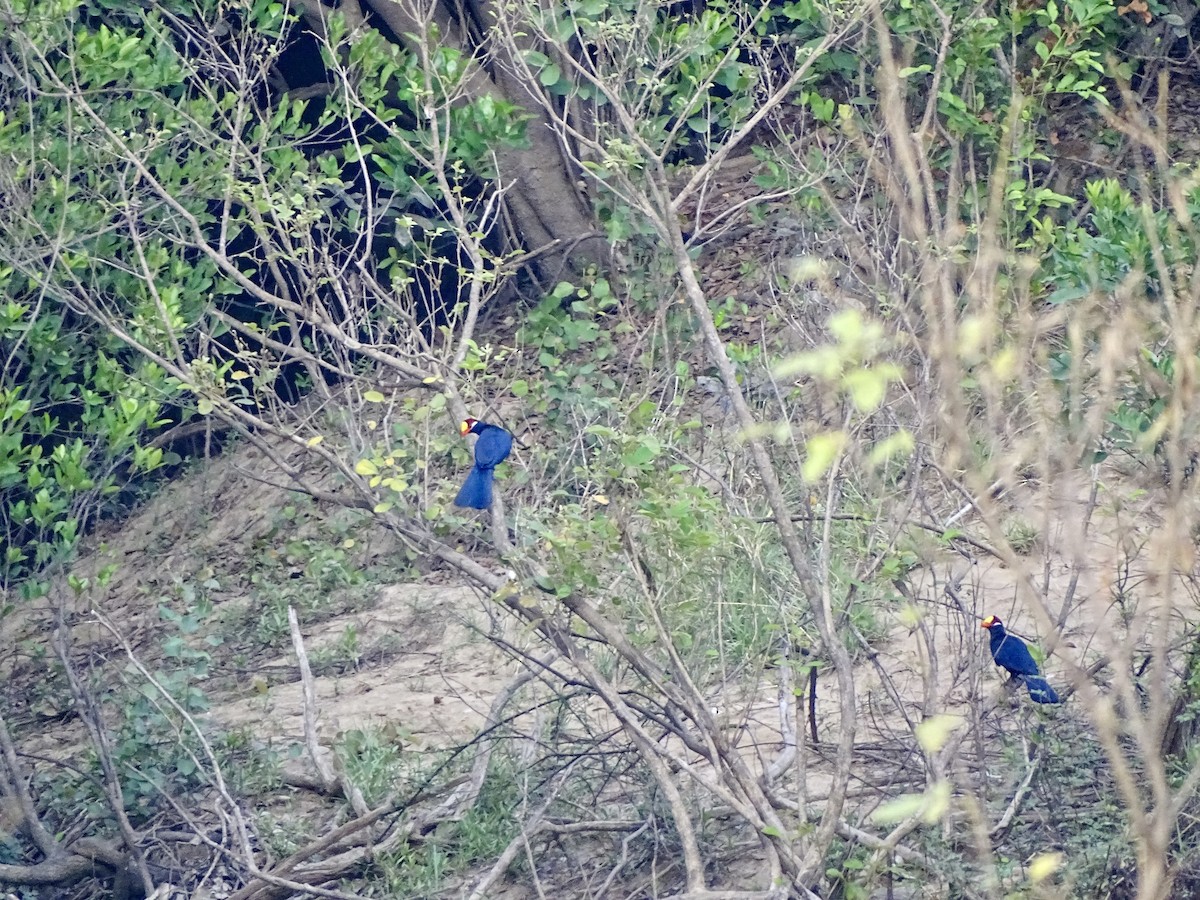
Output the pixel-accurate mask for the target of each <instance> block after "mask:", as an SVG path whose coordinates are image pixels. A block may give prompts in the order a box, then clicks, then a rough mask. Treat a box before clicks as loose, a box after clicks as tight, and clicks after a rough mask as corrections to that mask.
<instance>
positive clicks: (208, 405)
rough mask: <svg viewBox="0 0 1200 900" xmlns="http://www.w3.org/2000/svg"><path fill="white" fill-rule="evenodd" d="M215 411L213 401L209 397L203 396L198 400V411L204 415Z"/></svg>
mask: <svg viewBox="0 0 1200 900" xmlns="http://www.w3.org/2000/svg"><path fill="white" fill-rule="evenodd" d="M212 411H213V403H212V401H211V400H209V399H208V398H207V397H201V398H200V399H199V400H197V401H196V412H198V413H200V415H202V416H207V415H208V414H209V413H211V412H212Z"/></svg>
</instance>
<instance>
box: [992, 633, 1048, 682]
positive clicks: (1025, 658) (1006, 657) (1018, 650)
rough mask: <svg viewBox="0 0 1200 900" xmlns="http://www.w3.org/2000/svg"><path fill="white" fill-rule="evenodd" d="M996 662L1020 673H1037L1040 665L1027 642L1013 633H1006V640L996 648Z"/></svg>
mask: <svg viewBox="0 0 1200 900" xmlns="http://www.w3.org/2000/svg"><path fill="white" fill-rule="evenodd" d="M995 656H996V662H997V663H999V664H1000V665H1002V666H1004V668H1006V669H1008V670H1009V671H1010V672H1016V673H1017V674H1018V675H1037V674H1038V665H1037V662H1036V661H1035V660H1034V658H1033V654H1032V653H1030V652H1029V648H1028V647H1026V646H1025V642H1024V641H1022V640H1021V639H1020V638H1015V637H1013V636H1012V635H1006V636H1005V638H1004V641H1003V642H1002V643H1001V644H1000V646H999V647H998V648H997V650H996V654H995Z"/></svg>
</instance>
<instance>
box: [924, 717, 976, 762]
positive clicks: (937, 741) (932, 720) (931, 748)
mask: <svg viewBox="0 0 1200 900" xmlns="http://www.w3.org/2000/svg"><path fill="white" fill-rule="evenodd" d="M964 721H965V720H964V719H963V717H962V716H951V715H945V714H943V715H938V716H930V717H929V718H928V719H926V720H925V721H924V722H921V723H920V724H919V725H917V728H916V731H917V743H918V744H920V745H921V747H922V748H924V750H925V752H926V753H936V752H937V751H938V750H941V749H942V747H944V746H946V741H947V740H949V738H950V735H951V734H952V733H953V732H954V731H955V729H957V728H961V727H962V725H963V722H964Z"/></svg>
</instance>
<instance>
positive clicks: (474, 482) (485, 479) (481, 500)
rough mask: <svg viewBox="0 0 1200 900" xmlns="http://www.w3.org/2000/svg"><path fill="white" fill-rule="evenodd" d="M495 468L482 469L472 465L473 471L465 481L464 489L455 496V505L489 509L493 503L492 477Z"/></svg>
mask: <svg viewBox="0 0 1200 900" xmlns="http://www.w3.org/2000/svg"><path fill="white" fill-rule="evenodd" d="M495 474H496V472H495V470H494V469H490V468H488V469H481V468H479V466H472V467H471V473H470V474H469V475H467V480H466V481H464V482H463V486H462V490H460V491H459V492H458V496H457V497H455V498H454V505H455V506H465V507H467V508H469V509H487V508H488V507H490V506H491V505H492V477H493V476H494V475H495Z"/></svg>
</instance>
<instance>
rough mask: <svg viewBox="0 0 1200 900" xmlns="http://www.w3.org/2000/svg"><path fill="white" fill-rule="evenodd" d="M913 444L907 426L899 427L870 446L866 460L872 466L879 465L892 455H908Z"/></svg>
mask: <svg viewBox="0 0 1200 900" xmlns="http://www.w3.org/2000/svg"><path fill="white" fill-rule="evenodd" d="M914 446H915V443H914V441H913V436H912V432H910V431H909V430H908V429H907V428H901V429H900V430H899V431H897V432H895V433H894V434H889V435H888V436H887V437H885V438H884V439H883V440H882V441H880V442H879V443H878V444H876V445H875V446H874V447H872V448H871V453H870V454H869V455H868V456H867V461H868V462H870V463H871V465H873V466H881V465H883V464H884V463H885V462H887V461H888V460H890V459H892V458H893V457H896V456H901V457H903V456H908V455H909V454H910V453H912V451H913V447H914Z"/></svg>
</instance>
